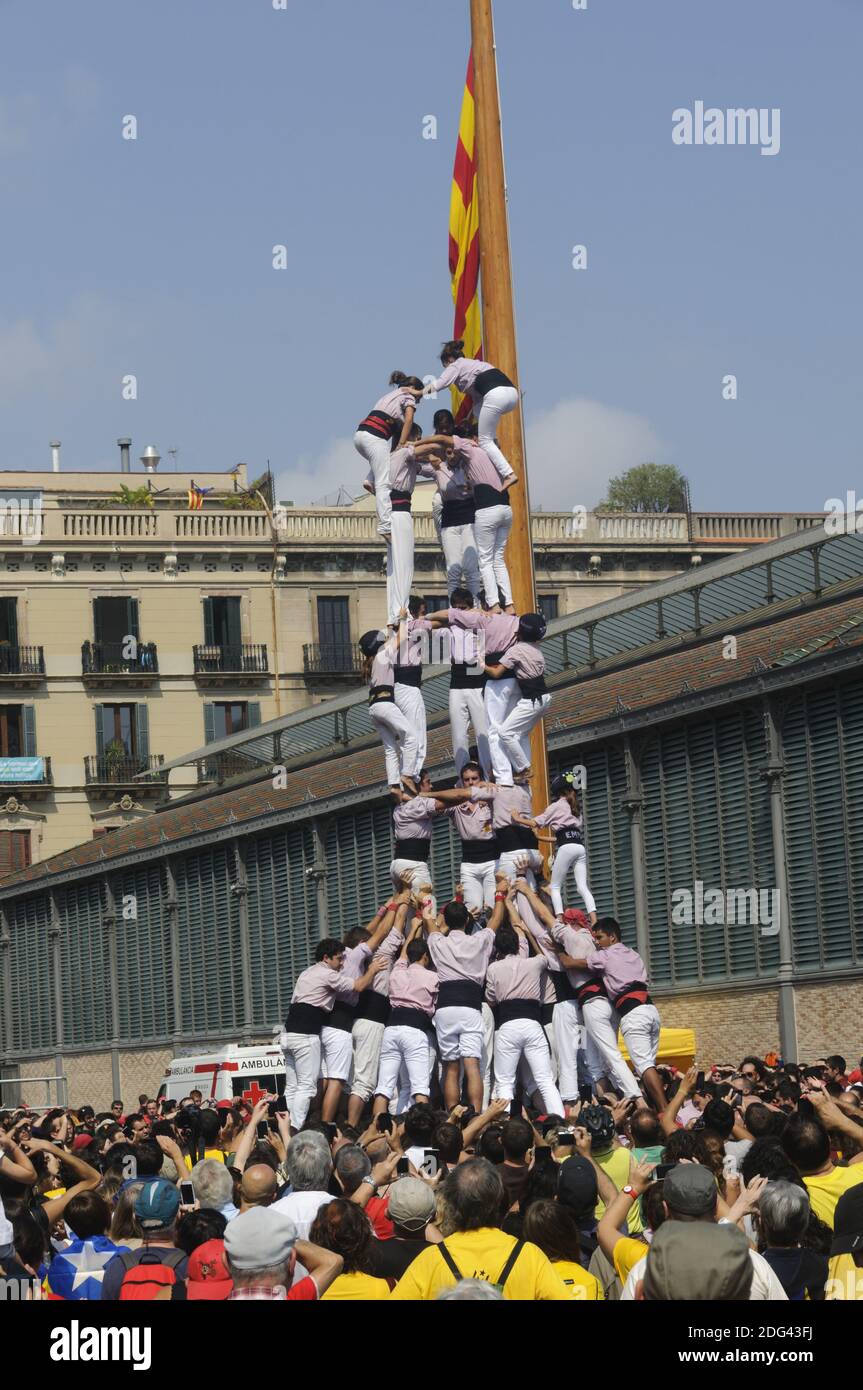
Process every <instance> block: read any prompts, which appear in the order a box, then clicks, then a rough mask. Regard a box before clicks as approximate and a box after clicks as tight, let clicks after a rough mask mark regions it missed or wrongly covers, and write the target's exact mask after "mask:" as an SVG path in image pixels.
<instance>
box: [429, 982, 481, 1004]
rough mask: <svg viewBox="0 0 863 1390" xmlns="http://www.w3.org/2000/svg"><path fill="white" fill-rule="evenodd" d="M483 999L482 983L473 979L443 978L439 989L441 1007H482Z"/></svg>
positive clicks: (438, 999)
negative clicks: (477, 982) (479, 983)
mask: <svg viewBox="0 0 863 1390" xmlns="http://www.w3.org/2000/svg"><path fill="white" fill-rule="evenodd" d="M482 1001H483V988H482V985H478V984H475V983H474V981H473V980H442V981H441V986H440V989H439V990H438V996H437V1006H438V1008H439V1009H452V1008H455V1007H458V1008H462V1009H481V1008H482Z"/></svg>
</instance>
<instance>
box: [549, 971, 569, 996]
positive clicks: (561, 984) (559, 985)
mask: <svg viewBox="0 0 863 1390" xmlns="http://www.w3.org/2000/svg"><path fill="white" fill-rule="evenodd" d="M548 978H549V979H550V980H551V984H552V988H553V990H554V997H555V1001H556V1002H557V1003H558V1004H564V1003H566V1001H567V1000H568V999H574V998H575V990H574V989H573V987H572V982H571V981H570V978H569V976H568V975H567V973H566V971H565V970H549V972H548Z"/></svg>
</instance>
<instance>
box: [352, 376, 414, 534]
mask: <svg viewBox="0 0 863 1390" xmlns="http://www.w3.org/2000/svg"><path fill="white" fill-rule="evenodd" d="M390 386H391V387H393V388H394V389H393V390H391V391H388V392H387V393H386V395H384V396H381V398H380V400H379V401H376V402H375V404H374V406H373V407H372V409H371V410H370V411H369V413H368V415H366V417H365V419H363V420H361V421H360V423H359V425H358V426H357V432H356V434H355V435H354V448H355V449H356V451H357V453H358V454H359V455H360V457H361V458H363V459H365V461H366V463H367V464H368V465H369V476H368V479H367V482H368V481H370V480H372V479H373V480H374V493H375V505H376V507H377V513H378V531H379V532H380V534H381V535H382V536H383V537H384V538H388V537H389V535H390V532H391V529H392V525H391V523H392V513H391V507H390V455H391V453H392V450H393V448H394V447H395V448H399V449H401V448H402V447H403V446H404V445H405V444H406V443H407V441H408V437H409V435H410V432H411V427H412V426H413V422H414V415H415V414H416V406H417V398H418V396H421V395H422V393H423V384H422V382H421V381H420V380H419V378H418V377H415V376H405V374H404V372H393V374H392V376H391V377H390Z"/></svg>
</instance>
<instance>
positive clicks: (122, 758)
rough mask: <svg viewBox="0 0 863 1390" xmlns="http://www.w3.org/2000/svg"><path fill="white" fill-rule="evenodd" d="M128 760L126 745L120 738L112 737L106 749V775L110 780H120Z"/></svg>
mask: <svg viewBox="0 0 863 1390" xmlns="http://www.w3.org/2000/svg"><path fill="white" fill-rule="evenodd" d="M125 762H126V747H125V744H123V743H122V742H121V740H120V739H118V738H112V739H111V742H110V743H109V744H108V746H107V748H106V749H105V776H106V777H107V779H108V781H109V782H119V781H120V780H121V778H122V775H123V768H124V764H125Z"/></svg>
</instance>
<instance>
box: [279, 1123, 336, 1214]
mask: <svg viewBox="0 0 863 1390" xmlns="http://www.w3.org/2000/svg"><path fill="white" fill-rule="evenodd" d="M285 1168H286V1171H287V1174H288V1181H289V1183H290V1184H291V1191H290V1192H289V1193H288V1194H287V1196H285V1197H280V1198H279V1199H278V1201H277V1202H273V1204H272V1206H270V1207H269V1208H268V1209H267V1213H266V1214H267V1215H272V1216H276V1215H278V1216H281V1217H286V1218H287V1219H288V1220H289V1221H291V1222H292V1223H293V1225H294V1227H295V1228H296V1233H297V1235H298V1236H299V1237H300V1239H301V1240H305V1239H306V1238H307V1237H308V1234H309V1231H310V1230H311V1229H312V1222H313V1221H314V1219H315V1217H316V1216H317V1214H318V1208H319V1207H322V1206H323V1205H324V1203H325V1202H330V1201H332V1196H333V1194H332V1193H331V1192H330V1191H329V1183H330V1178H331V1177H332V1175H333V1160H332V1156H331V1154H330V1146H329V1144H328V1143H327V1141H326V1137H325V1136H324V1135H323V1134H320V1133H319V1132H318V1131H317V1130H314V1129H308V1130H302V1131H301V1132H300V1133H299V1134H297V1135H295V1136H294V1138H293V1139H292V1140H291V1142H290V1145H289V1147H288V1154H287V1158H286V1159H285Z"/></svg>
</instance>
